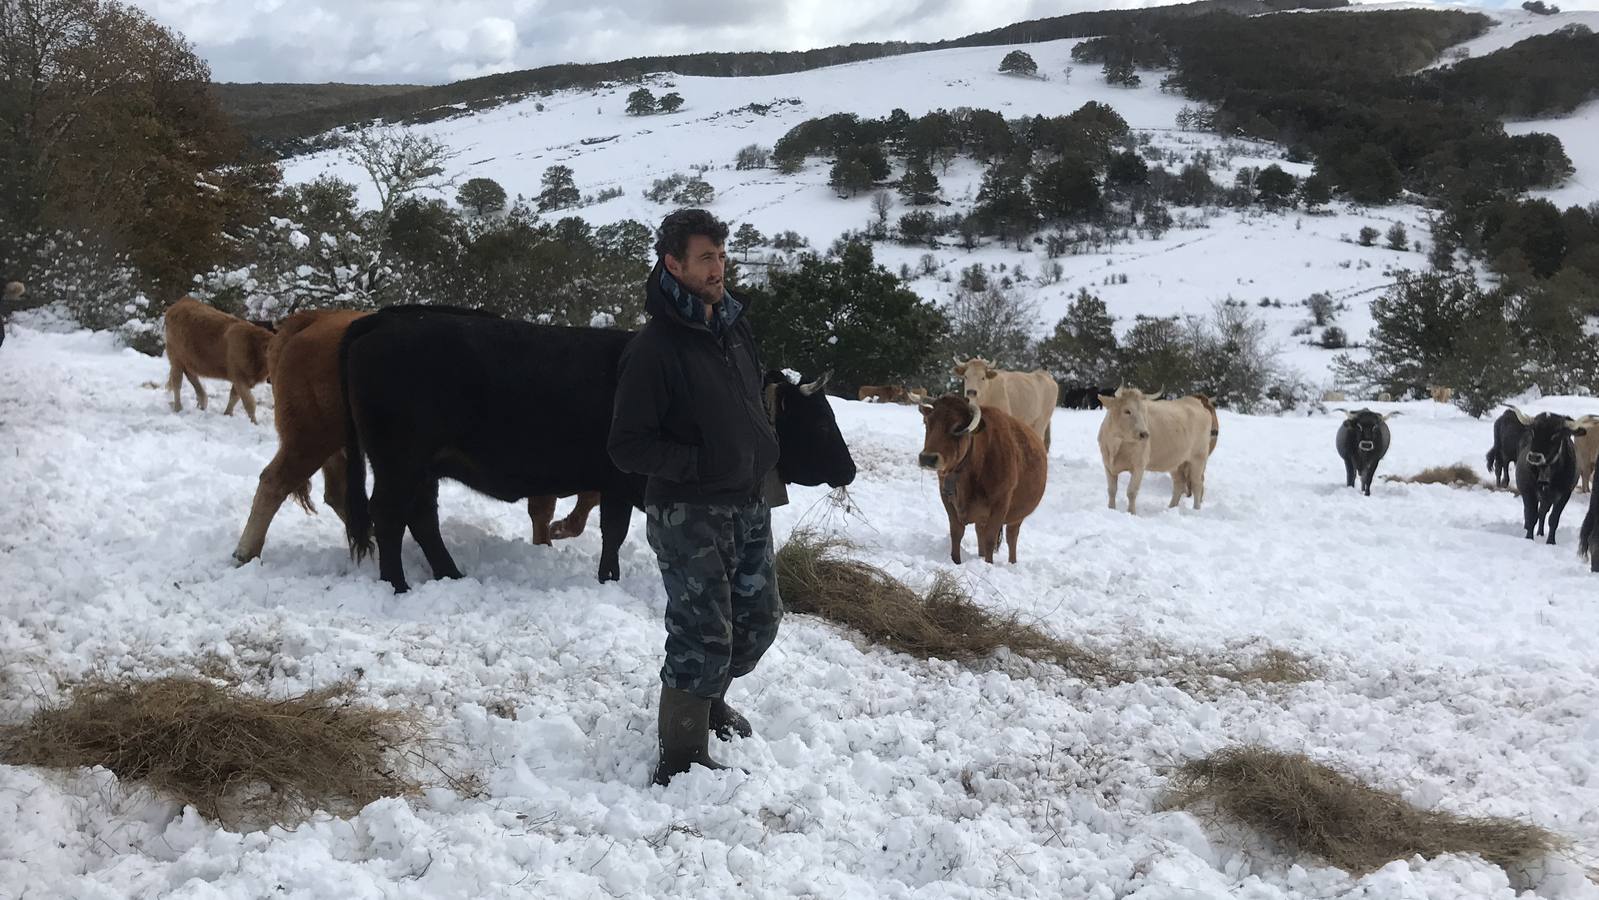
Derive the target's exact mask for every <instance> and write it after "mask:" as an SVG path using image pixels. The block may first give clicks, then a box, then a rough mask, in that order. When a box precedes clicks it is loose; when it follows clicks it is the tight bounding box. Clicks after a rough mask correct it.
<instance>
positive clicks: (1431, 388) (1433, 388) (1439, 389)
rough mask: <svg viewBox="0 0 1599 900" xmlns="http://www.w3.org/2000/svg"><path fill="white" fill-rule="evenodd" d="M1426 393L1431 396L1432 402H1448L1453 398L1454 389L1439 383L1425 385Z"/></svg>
mask: <svg viewBox="0 0 1599 900" xmlns="http://www.w3.org/2000/svg"><path fill="white" fill-rule="evenodd" d="M1427 394H1428V395H1429V396H1431V397H1432V399H1433V402H1434V403H1448V402H1449V401H1451V400H1453V399H1455V389H1454V388H1452V387H1445V386H1444V385H1441V384H1429V385H1427Z"/></svg>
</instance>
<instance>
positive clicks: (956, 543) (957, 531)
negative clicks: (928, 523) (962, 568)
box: [949, 515, 966, 566]
mask: <svg viewBox="0 0 1599 900" xmlns="http://www.w3.org/2000/svg"><path fill="white" fill-rule="evenodd" d="M965 538H966V523H965V522H961V521H959V520H958V519H957V517H956V516H954V515H951V516H950V517H949V560H950V562H952V563H954V564H955V565H957V566H958V565H960V564H961V541H962V540H964V539H965Z"/></svg>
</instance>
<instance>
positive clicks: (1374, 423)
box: [1338, 409, 1399, 453]
mask: <svg viewBox="0 0 1599 900" xmlns="http://www.w3.org/2000/svg"><path fill="white" fill-rule="evenodd" d="M1338 411H1339V412H1341V413H1343V414H1344V427H1345V428H1348V429H1349V431H1350V432H1351V434H1352V435H1353V437H1354V444H1355V447H1356V448H1357V449H1358V450H1360V452H1362V453H1370V452H1372V451H1373V450H1376V449H1377V443H1378V442H1379V441H1381V440H1382V427H1383V426H1382V423H1384V422H1386V421H1388V420H1389V419H1390V418H1393V417H1394V416H1397V415H1399V413H1397V412H1391V413H1388V414H1387V415H1381V414H1379V413H1375V412H1372V411H1371V410H1369V409H1357V410H1355V411H1354V412H1350V411H1349V410H1347V409H1340V410H1338Z"/></svg>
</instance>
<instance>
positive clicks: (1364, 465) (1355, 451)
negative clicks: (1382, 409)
mask: <svg viewBox="0 0 1599 900" xmlns="http://www.w3.org/2000/svg"><path fill="white" fill-rule="evenodd" d="M1339 412H1341V413H1343V414H1344V421H1343V422H1342V423H1340V424H1339V426H1338V436H1337V438H1336V439H1335V441H1334V443H1335V445H1336V446H1337V447H1338V455H1339V456H1341V457H1343V458H1344V477H1345V479H1346V483H1347V484H1348V486H1349V487H1354V486H1355V473H1357V472H1358V473H1359V474H1360V491H1361V493H1363V494H1365V495H1366V496H1368V497H1370V496H1371V480H1372V478H1374V477H1376V475H1377V463H1379V462H1382V458H1383V456H1385V455H1386V454H1387V453H1388V445H1389V444H1390V443H1391V435H1389V433H1388V419H1389V417H1390V416H1397V415H1399V413H1389V414H1388V415H1386V416H1385V415H1380V414H1378V413H1374V412H1372V411H1371V410H1369V409H1361V410H1356V411H1355V412H1350V411H1348V410H1343V409H1341V410H1339Z"/></svg>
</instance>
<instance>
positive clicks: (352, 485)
mask: <svg viewBox="0 0 1599 900" xmlns="http://www.w3.org/2000/svg"><path fill="white" fill-rule="evenodd" d="M378 321H380V320H379V319H378V317H376V316H369V317H367V318H365V319H359V320H357V321H355V322H352V323H350V327H349V329H348V330H347V331H345V332H344V337H343V338H341V339H340V340H339V393H340V395H341V396H342V398H343V403H344V465H345V470H344V474H345V479H344V535H345V537H346V539H348V541H349V544H350V556H351V557H352V558H353V559H354V560H355V561H356V562H360V561H361V560H363V559H365V558H366V557H367V555H368V554H370V553H371V552H372V511H371V509H370V508H369V507H368V505H367V497H366V456H365V455H363V454H362V452H361V431H360V429H358V428H356V426H355V403H354V401H353V400H352V398H351V397H350V344H351V343H353V342H354V341H355V339H356V338H358V337H360V336H361V335H362V334H364V333H365V332H367V331H370V330H371V329H372V327H373V325H374V323H376V322H378Z"/></svg>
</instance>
